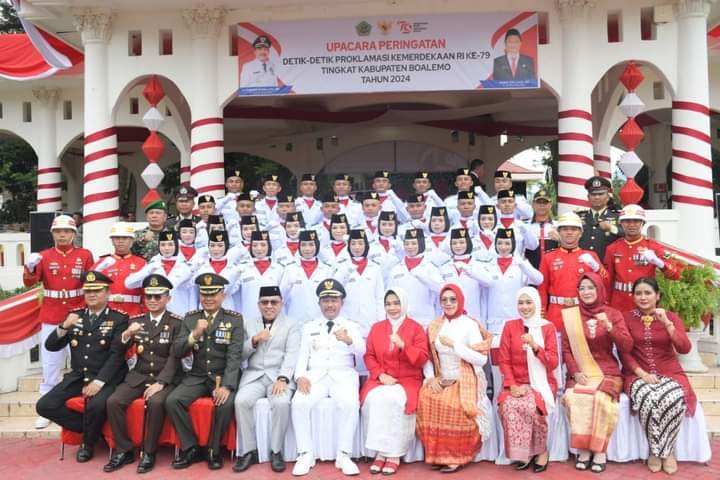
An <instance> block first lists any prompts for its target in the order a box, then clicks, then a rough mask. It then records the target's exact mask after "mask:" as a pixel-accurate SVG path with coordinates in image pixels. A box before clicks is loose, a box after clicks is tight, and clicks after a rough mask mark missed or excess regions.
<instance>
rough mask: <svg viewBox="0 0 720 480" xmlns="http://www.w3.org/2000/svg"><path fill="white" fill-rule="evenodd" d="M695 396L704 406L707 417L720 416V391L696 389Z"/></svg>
mask: <svg viewBox="0 0 720 480" xmlns="http://www.w3.org/2000/svg"><path fill="white" fill-rule="evenodd" d="M695 395H697V398H698V401H699V402H700V403H701V404H702V407H703V412H704V413H705V416H714V415H720V390H717V389H696V390H695Z"/></svg>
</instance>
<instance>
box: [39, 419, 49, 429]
mask: <svg viewBox="0 0 720 480" xmlns="http://www.w3.org/2000/svg"><path fill="white" fill-rule="evenodd" d="M48 425H50V420H48V419H47V418H45V417H37V418H36V419H35V428H36V429H37V430H42V429H43V428H47V427H48Z"/></svg>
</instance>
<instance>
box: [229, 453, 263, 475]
mask: <svg viewBox="0 0 720 480" xmlns="http://www.w3.org/2000/svg"><path fill="white" fill-rule="evenodd" d="M256 463H258V452H257V450H251V451H249V452H247V453H246V454H245V455H242V456H240V457H238V459H237V462H235V465H233V472H236V473H237V472H244V471H245V470H247V469H248V468H250V467H251V466H252V465H255V464H256Z"/></svg>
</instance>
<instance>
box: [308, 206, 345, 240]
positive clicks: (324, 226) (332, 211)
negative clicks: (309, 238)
mask: <svg viewBox="0 0 720 480" xmlns="http://www.w3.org/2000/svg"><path fill="white" fill-rule="evenodd" d="M321 202H322V203H321V204H320V212H322V217H321V218H320V221H319V222H318V223H316V224H315V225H313V226H311V227H309V228H312V229H313V230H315V231H316V232H317V234H318V239H319V240H320V246H321V247H324V246H326V245H328V244H330V222H331V221H332V217H333V215H337V214H338V213H340V204H339V203H338V199H337V197H336V196H335V194H334V193H327V194H325V195H323V197H322V198H321Z"/></svg>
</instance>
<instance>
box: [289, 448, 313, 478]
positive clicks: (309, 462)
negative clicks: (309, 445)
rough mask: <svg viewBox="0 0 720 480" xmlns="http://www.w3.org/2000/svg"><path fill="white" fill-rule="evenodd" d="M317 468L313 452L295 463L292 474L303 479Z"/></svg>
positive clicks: (299, 458) (300, 457)
mask: <svg viewBox="0 0 720 480" xmlns="http://www.w3.org/2000/svg"><path fill="white" fill-rule="evenodd" d="M314 466H315V455H313V453H312V452H305V453H303V454H302V455H300V456H299V457H298V458H297V460H296V461H295V466H294V467H293V470H292V474H293V475H295V476H296V477H301V476H303V475H307V474H308V473H310V469H311V468H313V467H314Z"/></svg>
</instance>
